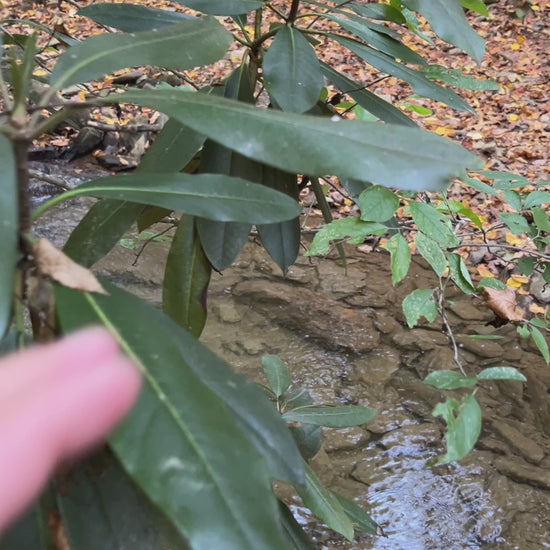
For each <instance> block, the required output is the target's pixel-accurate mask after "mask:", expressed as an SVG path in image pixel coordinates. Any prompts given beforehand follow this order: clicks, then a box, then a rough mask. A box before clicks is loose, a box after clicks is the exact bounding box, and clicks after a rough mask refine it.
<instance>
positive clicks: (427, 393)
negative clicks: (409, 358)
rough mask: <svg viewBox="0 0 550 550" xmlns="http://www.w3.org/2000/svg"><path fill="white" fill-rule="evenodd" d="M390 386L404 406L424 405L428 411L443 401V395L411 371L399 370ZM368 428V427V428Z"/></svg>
mask: <svg viewBox="0 0 550 550" xmlns="http://www.w3.org/2000/svg"><path fill="white" fill-rule="evenodd" d="M391 383H392V386H393V387H394V388H395V389H396V390H397V392H398V393H399V395H400V396H401V399H403V400H404V401H403V402H404V404H407V403H408V402H416V403H426V404H427V405H428V407H429V408H430V410H432V409H433V407H435V405H436V404H437V403H439V402H440V401H442V400H443V394H442V392H441V391H439V390H437V389H436V388H434V387H432V386H428V384H424V382H422V380H420V379H419V378H418V376H416V374H414V373H413V372H411V371H408V370H405V369H400V370H399V371H398V372H397V373H396V375H395V376H394V377H393V379H392V382H391ZM369 428H370V426H369Z"/></svg>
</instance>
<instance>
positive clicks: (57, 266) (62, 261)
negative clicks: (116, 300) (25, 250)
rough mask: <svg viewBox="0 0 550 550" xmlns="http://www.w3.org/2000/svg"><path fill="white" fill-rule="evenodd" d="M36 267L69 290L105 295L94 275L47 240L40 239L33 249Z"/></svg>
mask: <svg viewBox="0 0 550 550" xmlns="http://www.w3.org/2000/svg"><path fill="white" fill-rule="evenodd" d="M33 253H34V259H35V262H36V266H37V267H38V270H39V271H40V273H42V275H46V276H47V277H50V279H53V280H54V281H57V282H58V283H60V284H62V285H63V286H66V287H69V288H75V289H77V290H84V291H86V292H97V293H98V294H107V292H106V291H105V290H104V288H103V287H102V286H101V284H100V282H99V281H98V280H97V279H96V277H95V275H94V274H93V273H92V272H91V271H90V270H89V269H86V268H85V267H83V266H81V265H79V264H77V263H76V262H74V261H73V260H71V258H69V256H67V255H66V254H64V253H63V252H61V250H59V249H58V248H56V247H55V246H54V245H53V244H52V243H51V242H50V241H48V240H47V239H40V240H39V241H38V242H37V243H36V244H35V245H34V248H33Z"/></svg>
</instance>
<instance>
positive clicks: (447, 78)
mask: <svg viewBox="0 0 550 550" xmlns="http://www.w3.org/2000/svg"><path fill="white" fill-rule="evenodd" d="M421 71H422V72H423V73H424V75H425V76H426V78H429V79H430V80H440V81H441V82H445V84H450V85H451V86H456V87H457V88H461V89H462V90H473V91H487V90H498V89H499V86H498V83H497V82H496V81H495V80H493V79H492V78H486V79H485V80H477V79H476V78H474V77H473V76H469V75H465V74H463V72H462V69H449V68H447V67H444V66H443V65H427V66H426V67H422V68H421Z"/></svg>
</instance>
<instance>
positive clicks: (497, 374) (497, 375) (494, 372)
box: [477, 367, 527, 382]
mask: <svg viewBox="0 0 550 550" xmlns="http://www.w3.org/2000/svg"><path fill="white" fill-rule="evenodd" d="M477 379H478V380H519V381H520V382H527V378H525V376H523V374H521V372H519V371H518V370H517V369H516V368H514V367H490V368H488V369H483V370H482V371H481V372H480V373H479V374H478V375H477Z"/></svg>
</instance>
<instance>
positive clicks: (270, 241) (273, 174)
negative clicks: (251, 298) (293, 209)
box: [256, 165, 301, 273]
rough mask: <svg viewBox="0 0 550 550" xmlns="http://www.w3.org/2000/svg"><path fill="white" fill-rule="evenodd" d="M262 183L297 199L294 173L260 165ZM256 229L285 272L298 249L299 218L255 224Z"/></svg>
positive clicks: (296, 254) (293, 260) (294, 258)
mask: <svg viewBox="0 0 550 550" xmlns="http://www.w3.org/2000/svg"><path fill="white" fill-rule="evenodd" d="M261 183H262V185H265V186H267V187H269V188H271V189H276V190H277V191H281V192H282V193H286V194H287V195H289V196H290V197H292V198H294V199H295V200H298V198H299V197H298V195H299V191H298V184H297V181H296V174H290V173H289V172H283V171H282V170H277V169H276V168H271V167H270V166H266V165H264V166H262V180H261ZM256 229H257V230H258V234H259V235H260V239H262V244H263V246H264V248H265V249H266V251H267V252H268V254H269V255H270V256H271V257H272V258H273V260H274V261H275V263H276V264H277V265H278V266H279V267H280V268H281V270H282V272H283V273H286V271H287V270H288V268H289V267H290V266H291V265H293V264H294V262H295V261H296V258H297V257H298V252H299V250H300V238H301V229H300V219H299V218H298V217H296V218H294V219H293V220H288V221H286V222H279V223H270V224H257V225H256Z"/></svg>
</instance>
